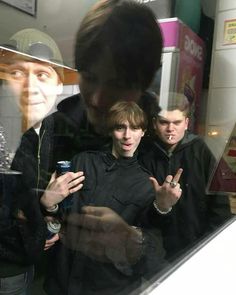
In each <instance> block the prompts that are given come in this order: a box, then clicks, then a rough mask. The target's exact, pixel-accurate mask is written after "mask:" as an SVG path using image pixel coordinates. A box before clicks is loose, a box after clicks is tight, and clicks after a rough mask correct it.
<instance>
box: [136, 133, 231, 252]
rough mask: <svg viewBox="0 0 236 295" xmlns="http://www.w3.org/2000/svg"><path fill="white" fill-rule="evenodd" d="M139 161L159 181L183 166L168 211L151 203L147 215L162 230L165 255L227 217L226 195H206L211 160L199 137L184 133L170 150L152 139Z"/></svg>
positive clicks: (190, 243)
mask: <svg viewBox="0 0 236 295" xmlns="http://www.w3.org/2000/svg"><path fill="white" fill-rule="evenodd" d="M140 161H141V163H142V164H143V165H144V167H145V168H147V169H148V170H149V171H150V172H151V173H152V174H153V175H154V177H155V178H156V179H157V181H158V182H159V184H162V183H163V182H164V180H165V178H166V176H167V175H168V174H171V175H175V174H176V172H177V170H178V169H179V168H183V173H182V175H181V178H180V181H179V183H180V187H181V188H182V190H183V191H182V196H181V198H180V200H179V201H178V202H177V204H176V205H175V206H173V209H172V211H171V212H170V213H169V214H167V215H160V214H159V213H157V212H156V210H155V209H154V207H153V206H151V208H150V211H149V214H148V216H149V220H151V223H152V224H154V225H156V226H157V227H158V228H160V229H161V230H162V233H163V239H164V246H165V249H166V251H167V257H168V258H173V257H175V256H178V255H180V254H181V253H183V252H184V251H186V250H187V249H189V248H190V247H191V246H193V245H194V244H195V243H196V242H197V241H199V239H201V238H203V237H204V236H205V235H206V234H208V233H210V232H212V231H213V230H214V229H216V228H217V227H219V226H220V225H222V224H223V223H224V222H225V221H226V219H228V218H229V217H230V216H231V214H230V207H229V201H228V198H227V197H226V196H220V195H207V194H206V185H207V182H208V179H209V177H210V174H211V172H212V169H213V167H214V163H215V159H214V157H213V155H212V153H211V152H210V150H209V148H208V147H207V145H206V144H205V143H204V141H203V140H202V139H201V138H200V137H198V136H196V135H193V134H191V133H188V132H186V134H185V136H184V138H183V139H182V141H181V142H180V143H179V144H178V145H177V147H176V148H175V149H174V151H173V152H172V153H168V152H167V151H166V150H165V147H164V146H163V143H161V141H160V140H159V139H158V138H155V140H154V141H152V142H151V143H150V145H149V152H147V153H145V152H144V153H143V154H142V157H141V159H140Z"/></svg>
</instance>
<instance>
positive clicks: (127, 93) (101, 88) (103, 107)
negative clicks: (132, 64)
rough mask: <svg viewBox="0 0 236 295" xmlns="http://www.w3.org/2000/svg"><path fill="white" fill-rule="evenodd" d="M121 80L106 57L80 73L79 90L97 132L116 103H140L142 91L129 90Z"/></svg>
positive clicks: (101, 57) (100, 129)
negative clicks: (120, 101) (129, 101)
mask: <svg viewBox="0 0 236 295" xmlns="http://www.w3.org/2000/svg"><path fill="white" fill-rule="evenodd" d="M108 56H109V54H108ZM121 79H122V77H118V76H117V74H116V72H115V70H114V67H113V66H112V62H111V59H109V57H107V56H105V57H104V55H101V56H100V59H99V61H98V62H97V63H95V64H94V65H93V66H91V67H90V68H89V69H88V70H86V71H81V72H79V88H80V92H81V95H82V97H83V99H84V101H85V105H86V109H87V114H88V119H89V121H90V122H91V123H92V124H93V125H94V127H95V129H96V130H97V132H101V131H102V130H103V128H104V124H105V119H106V117H107V112H108V110H109V109H110V107H111V106H112V105H113V104H114V103H116V102H117V101H119V100H123V101H124V100H126V101H128V100H132V101H135V102H138V100H139V98H140V94H141V91H140V90H139V89H132V88H131V89H129V88H127V86H124V85H123V82H122V80H121Z"/></svg>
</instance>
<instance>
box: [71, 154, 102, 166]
mask: <svg viewBox="0 0 236 295" xmlns="http://www.w3.org/2000/svg"><path fill="white" fill-rule="evenodd" d="M102 157H103V152H101V151H84V152H80V153H78V154H76V155H75V156H74V157H73V159H72V162H73V163H74V164H75V163H78V162H86V161H90V162H91V161H94V160H99V159H101V158H102Z"/></svg>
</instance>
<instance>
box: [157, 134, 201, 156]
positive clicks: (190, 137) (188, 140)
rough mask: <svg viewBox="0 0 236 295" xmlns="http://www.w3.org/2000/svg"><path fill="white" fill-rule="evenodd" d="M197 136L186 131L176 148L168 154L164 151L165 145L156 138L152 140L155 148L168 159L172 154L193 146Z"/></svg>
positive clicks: (197, 138)
mask: <svg viewBox="0 0 236 295" xmlns="http://www.w3.org/2000/svg"><path fill="white" fill-rule="evenodd" d="M199 138H200V137H199V136H198V135H195V134H193V133H191V132H189V131H188V130H187V131H185V134H184V137H183V138H182V140H180V141H179V142H178V144H177V146H176V148H175V149H174V150H173V151H172V152H168V150H167V149H166V145H165V144H164V143H163V142H162V141H161V140H160V138H159V137H158V136H156V138H155V139H154V145H155V147H156V148H158V149H159V150H161V151H162V152H163V153H164V154H165V155H167V156H168V157H170V156H171V155H172V154H174V153H176V152H178V151H180V150H182V149H184V148H185V147H186V146H188V145H191V144H193V143H194V142H195V141H197V140H199Z"/></svg>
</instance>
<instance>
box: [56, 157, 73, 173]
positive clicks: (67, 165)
mask: <svg viewBox="0 0 236 295" xmlns="http://www.w3.org/2000/svg"><path fill="white" fill-rule="evenodd" d="M70 169H71V162H70V161H59V162H57V164H56V173H57V176H60V175H62V174H65V173H66V172H68V171H70Z"/></svg>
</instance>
